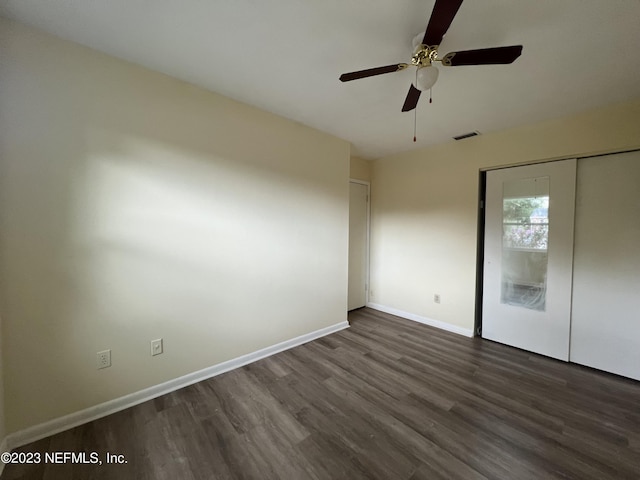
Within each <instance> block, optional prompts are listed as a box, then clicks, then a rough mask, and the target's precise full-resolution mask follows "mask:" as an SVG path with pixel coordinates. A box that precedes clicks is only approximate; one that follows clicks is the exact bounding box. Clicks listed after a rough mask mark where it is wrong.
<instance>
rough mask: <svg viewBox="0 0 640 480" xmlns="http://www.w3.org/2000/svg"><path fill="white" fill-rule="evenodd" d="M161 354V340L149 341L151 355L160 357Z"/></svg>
mask: <svg viewBox="0 0 640 480" xmlns="http://www.w3.org/2000/svg"><path fill="white" fill-rule="evenodd" d="M161 353H162V339H161V338H158V339H156V340H151V355H152V356H153V355H160V354H161Z"/></svg>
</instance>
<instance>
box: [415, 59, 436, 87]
mask: <svg viewBox="0 0 640 480" xmlns="http://www.w3.org/2000/svg"><path fill="white" fill-rule="evenodd" d="M439 73H440V72H439V71H438V69H437V68H436V67H434V66H433V65H429V66H427V67H418V71H417V72H416V88H417V89H418V90H420V91H421V92H424V91H425V90H429V89H430V88H431V87H433V85H434V84H435V83H436V81H437V80H438V74H439Z"/></svg>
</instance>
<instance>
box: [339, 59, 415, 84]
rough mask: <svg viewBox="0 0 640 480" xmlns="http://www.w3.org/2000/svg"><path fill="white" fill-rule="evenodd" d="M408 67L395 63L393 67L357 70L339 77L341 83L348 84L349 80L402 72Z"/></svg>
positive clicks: (404, 64)
mask: <svg viewBox="0 0 640 480" xmlns="http://www.w3.org/2000/svg"><path fill="white" fill-rule="evenodd" d="M408 66H409V65H407V64H406V63H395V64H393V65H387V66H385V67H376V68H368V69H367V70H358V71H357V72H349V73H343V74H342V75H340V81H341V82H350V81H351V80H358V79H359V78H367V77H373V76H375V75H382V74H383V73H392V72H397V71H399V70H404V69H405V68H407V67H408Z"/></svg>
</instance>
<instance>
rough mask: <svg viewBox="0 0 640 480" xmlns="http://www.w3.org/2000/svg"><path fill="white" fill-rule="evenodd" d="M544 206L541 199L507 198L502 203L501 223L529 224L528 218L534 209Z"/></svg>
mask: <svg viewBox="0 0 640 480" xmlns="http://www.w3.org/2000/svg"><path fill="white" fill-rule="evenodd" d="M543 206H544V200H543V199H542V198H531V197H529V198H509V199H505V200H504V202H503V210H502V215H503V221H504V222H509V223H511V222H513V223H526V222H529V217H531V214H532V213H533V211H534V210H535V209H536V208H540V207H543Z"/></svg>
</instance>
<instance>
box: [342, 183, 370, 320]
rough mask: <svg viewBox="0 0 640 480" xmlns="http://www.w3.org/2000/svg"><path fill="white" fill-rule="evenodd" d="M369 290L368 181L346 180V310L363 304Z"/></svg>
mask: <svg viewBox="0 0 640 480" xmlns="http://www.w3.org/2000/svg"><path fill="white" fill-rule="evenodd" d="M368 290H369V183H368V182H363V181H360V180H350V181H349V289H348V295H347V307H348V310H354V309H356V308H361V307H364V306H365V305H366V303H367V296H368Z"/></svg>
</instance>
